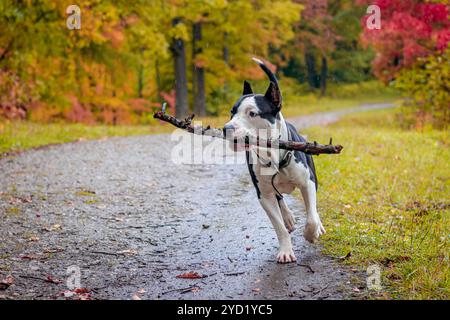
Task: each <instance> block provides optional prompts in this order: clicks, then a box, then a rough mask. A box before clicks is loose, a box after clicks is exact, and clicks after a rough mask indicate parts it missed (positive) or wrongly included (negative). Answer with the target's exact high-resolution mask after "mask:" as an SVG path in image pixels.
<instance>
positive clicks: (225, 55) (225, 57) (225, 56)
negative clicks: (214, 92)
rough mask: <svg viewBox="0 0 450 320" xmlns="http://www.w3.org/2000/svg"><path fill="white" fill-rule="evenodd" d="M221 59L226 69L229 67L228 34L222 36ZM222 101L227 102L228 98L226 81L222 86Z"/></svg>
mask: <svg viewBox="0 0 450 320" xmlns="http://www.w3.org/2000/svg"><path fill="white" fill-rule="evenodd" d="M222 58H223V61H224V62H225V65H226V66H227V67H229V66H230V49H229V48H228V32H225V33H224V34H223V48H222ZM223 92H224V97H223V98H224V100H225V101H227V98H228V81H226V80H225V83H224V84H223Z"/></svg>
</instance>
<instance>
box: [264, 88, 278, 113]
mask: <svg viewBox="0 0 450 320" xmlns="http://www.w3.org/2000/svg"><path fill="white" fill-rule="evenodd" d="M264 96H265V97H266V99H267V100H269V101H270V102H271V103H272V105H273V106H274V107H275V110H274V111H275V113H276V112H278V111H280V109H281V92H280V88H278V85H277V84H276V83H274V82H273V81H270V84H269V87H268V88H267V91H266V94H265V95H264Z"/></svg>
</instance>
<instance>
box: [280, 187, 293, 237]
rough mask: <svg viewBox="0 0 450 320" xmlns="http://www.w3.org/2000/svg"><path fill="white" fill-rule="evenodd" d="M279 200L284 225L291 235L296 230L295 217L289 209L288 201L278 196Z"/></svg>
mask: <svg viewBox="0 0 450 320" xmlns="http://www.w3.org/2000/svg"><path fill="white" fill-rule="evenodd" d="M276 197H277V200H278V205H279V206H280V211H281V216H282V217H283V221H284V225H285V226H286V229H287V230H288V231H289V233H291V232H292V231H294V230H295V217H294V214H293V213H292V211H291V210H290V209H289V208H288V206H287V204H286V201H285V200H284V199H283V197H280V196H278V195H277V196H276Z"/></svg>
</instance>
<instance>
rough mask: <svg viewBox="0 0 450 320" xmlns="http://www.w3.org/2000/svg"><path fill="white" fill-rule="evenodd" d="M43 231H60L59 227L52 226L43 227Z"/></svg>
mask: <svg viewBox="0 0 450 320" xmlns="http://www.w3.org/2000/svg"><path fill="white" fill-rule="evenodd" d="M43 229H44V231H47V232H52V231H57V230H61V225H59V224H54V225H52V226H51V227H44V228H43Z"/></svg>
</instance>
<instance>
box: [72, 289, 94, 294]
mask: <svg viewBox="0 0 450 320" xmlns="http://www.w3.org/2000/svg"><path fill="white" fill-rule="evenodd" d="M90 291H91V290H89V289H87V288H77V289H75V290H73V292H75V293H76V294H83V293H89V292H90Z"/></svg>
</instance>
